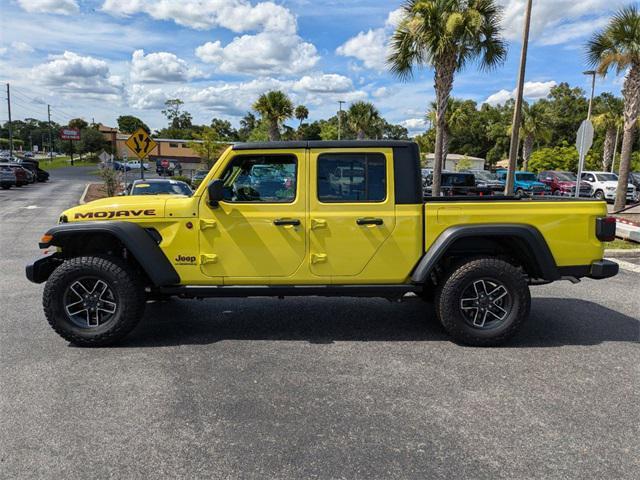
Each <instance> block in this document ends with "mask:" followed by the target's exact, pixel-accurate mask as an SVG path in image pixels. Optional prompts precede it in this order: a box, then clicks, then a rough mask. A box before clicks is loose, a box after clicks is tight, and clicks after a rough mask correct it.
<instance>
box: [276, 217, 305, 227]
mask: <svg viewBox="0 0 640 480" xmlns="http://www.w3.org/2000/svg"><path fill="white" fill-rule="evenodd" d="M273 224H274V225H275V226H276V227H284V226H287V225H294V226H298V225H300V220H298V219H297V218H276V219H275V220H274V221H273Z"/></svg>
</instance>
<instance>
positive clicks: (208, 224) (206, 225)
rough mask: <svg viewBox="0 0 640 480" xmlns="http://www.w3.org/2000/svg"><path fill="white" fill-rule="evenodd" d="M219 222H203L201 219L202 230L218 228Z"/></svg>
mask: <svg viewBox="0 0 640 480" xmlns="http://www.w3.org/2000/svg"><path fill="white" fill-rule="evenodd" d="M216 225H217V222H216V221H215V220H202V219H200V230H206V229H207V228H216Z"/></svg>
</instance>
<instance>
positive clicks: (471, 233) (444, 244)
mask: <svg viewBox="0 0 640 480" xmlns="http://www.w3.org/2000/svg"><path fill="white" fill-rule="evenodd" d="M467 237H486V238H492V237H494V238H495V237H502V238H504V237H507V238H514V239H518V240H519V241H521V242H522V243H524V245H525V246H526V247H527V249H528V252H527V253H529V254H530V256H531V258H532V259H533V260H534V261H535V267H536V270H538V273H539V275H538V276H539V277H540V278H542V279H544V280H548V281H553V280H558V279H559V278H560V276H561V275H560V273H559V270H558V267H557V265H556V262H555V259H554V258H553V255H552V254H551V250H549V246H548V245H547V242H546V240H545V239H544V237H543V236H542V234H541V233H540V231H539V230H538V229H537V228H535V227H532V226H531V225H522V224H479V225H458V226H455V227H451V228H448V229H447V230H445V231H444V232H442V233H441V234H440V236H438V238H436V240H435V242H433V244H432V245H431V247H430V248H429V250H428V251H427V252H426V253H425V254H424V255H423V257H422V258H421V259H420V261H419V262H418V264H417V265H416V267H415V268H414V269H413V272H412V274H411V280H412V281H413V282H414V283H425V282H426V281H427V280H428V278H429V276H430V274H431V272H432V271H433V269H434V267H435V266H436V265H437V264H438V262H439V261H440V260H441V259H442V258H443V257H444V255H446V253H447V251H448V250H449V248H450V247H451V246H452V245H453V244H454V242H455V241H456V240H459V239H461V238H467Z"/></svg>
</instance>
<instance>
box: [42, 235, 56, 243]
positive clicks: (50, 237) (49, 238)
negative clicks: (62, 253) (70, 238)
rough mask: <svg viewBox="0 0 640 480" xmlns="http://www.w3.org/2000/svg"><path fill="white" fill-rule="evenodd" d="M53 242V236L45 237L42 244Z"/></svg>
mask: <svg viewBox="0 0 640 480" xmlns="http://www.w3.org/2000/svg"><path fill="white" fill-rule="evenodd" d="M51 240H53V235H43V236H42V238H41V239H40V243H49V242H50V241H51Z"/></svg>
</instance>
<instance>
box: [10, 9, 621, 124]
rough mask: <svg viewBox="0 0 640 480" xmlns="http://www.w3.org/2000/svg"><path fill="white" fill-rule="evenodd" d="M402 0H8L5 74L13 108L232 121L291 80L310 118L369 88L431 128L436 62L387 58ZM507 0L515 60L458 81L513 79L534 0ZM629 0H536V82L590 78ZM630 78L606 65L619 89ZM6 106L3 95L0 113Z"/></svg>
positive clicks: (496, 97) (104, 117)
mask: <svg viewBox="0 0 640 480" xmlns="http://www.w3.org/2000/svg"><path fill="white" fill-rule="evenodd" d="M401 3H402V2H401V1H399V0H390V1H382V0H351V1H338V0H313V1H312V0H281V1H277V0H276V1H256V0H126V1H121V0H89V1H81V0H0V81H2V83H6V82H9V83H11V86H12V91H13V92H14V94H13V100H14V102H13V106H12V114H13V118H25V117H36V118H45V116H46V104H51V106H52V107H51V108H52V115H53V119H54V120H55V121H57V122H59V123H66V122H67V121H68V120H69V119H70V118H73V117H83V118H85V119H86V120H89V121H90V120H91V119H92V118H93V119H95V121H98V122H102V123H104V124H107V125H114V124H115V119H116V118H117V117H118V116H119V115H124V114H131V115H136V116H138V117H140V118H142V119H143V120H144V121H145V122H147V123H148V124H149V125H150V126H151V127H152V128H161V127H163V126H164V124H165V123H166V122H165V120H164V118H163V117H162V115H161V113H160V110H161V109H162V104H163V103H164V101H165V100H166V99H167V98H175V97H178V98H181V99H183V100H184V101H185V102H186V109H187V110H188V111H189V112H191V113H192V115H193V116H194V121H195V122H197V123H208V122H209V121H210V120H211V118H212V117H214V116H215V117H219V118H225V119H228V120H230V121H232V123H234V124H236V125H237V123H238V120H239V119H240V117H241V116H242V115H243V113H244V112H246V111H247V110H249V109H250V107H251V104H252V102H253V101H254V100H255V98H256V97H257V96H258V95H260V94H261V93H263V92H265V91H267V90H269V89H274V88H280V89H283V90H285V91H287V92H288V93H289V94H290V95H291V96H292V98H293V99H294V101H295V102H296V103H304V104H305V105H307V107H308V108H309V110H310V114H311V115H310V119H311V120H313V119H318V118H324V117H328V116H330V115H332V114H334V113H335V111H336V109H337V102H338V100H345V101H347V102H350V101H354V100H359V99H363V100H368V101H372V102H373V103H375V104H376V106H377V107H378V108H379V109H380V111H381V113H382V114H383V115H384V116H385V118H387V119H388V120H389V121H392V122H394V123H402V124H403V125H405V126H407V127H408V128H409V129H410V131H411V132H412V133H420V132H421V131H423V130H424V128H425V126H424V120H423V118H424V112H425V111H426V109H427V107H428V104H429V102H430V101H431V100H433V97H434V92H433V72H431V71H429V70H424V71H418V72H416V75H415V77H414V78H413V79H412V80H410V81H408V82H400V81H398V80H397V79H395V78H394V77H392V76H391V75H390V74H389V73H387V72H386V71H385V68H384V57H385V52H386V43H387V40H388V38H389V35H390V34H391V32H392V31H393V27H394V25H395V24H396V22H397V21H398V19H399V18H400V15H399V10H398V7H399V6H400V5H401ZM498 3H500V4H501V5H502V6H503V7H504V15H503V16H504V19H503V28H504V36H505V38H506V39H507V40H508V41H509V54H508V59H507V62H506V63H505V65H503V66H502V67H500V68H498V69H497V70H495V71H493V72H491V73H481V72H478V71H476V70H475V69H474V68H473V66H471V67H469V68H468V69H467V70H465V71H464V72H462V73H461V74H459V75H458V76H457V77H456V81H455V86H454V95H455V96H457V97H461V98H472V99H474V100H476V101H478V102H484V101H488V102H490V103H503V102H504V101H505V100H507V99H508V98H509V97H510V96H511V94H512V93H511V92H512V91H513V89H514V87H515V81H516V72H517V65H518V61H519V55H520V35H521V33H520V32H521V28H522V14H523V10H524V3H525V2H524V0H498ZM626 3H628V2H624V1H619V0H607V1H605V0H583V1H581V2H574V1H570V0H555V1H554V0H535V1H534V10H533V16H532V42H531V45H530V51H529V63H528V68H527V87H526V89H525V93H526V96H527V97H528V99H529V100H530V101H535V100H536V99H538V98H541V97H544V96H545V95H546V94H547V93H548V91H549V89H550V88H551V87H552V86H553V85H554V84H557V83H560V82H563V81H565V82H569V83H570V84H572V85H575V86H580V87H583V88H585V89H587V88H588V80H587V79H586V77H584V76H583V75H582V74H581V72H582V71H583V70H585V68H586V66H585V65H584V51H583V45H584V42H585V39H586V38H588V36H589V35H590V34H591V33H592V32H593V31H595V30H597V29H598V28H601V27H602V26H603V25H604V24H605V22H606V21H607V18H608V17H609V16H610V15H611V13H612V12H613V11H615V9H617V8H619V7H620V6H622V5H624V4H626ZM621 85H622V79H621V78H619V77H618V78H616V77H614V76H611V77H609V78H606V79H598V84H597V90H596V91H597V92H600V91H611V92H614V93H615V94H619V93H620V89H621ZM6 119H7V110H6V104H4V103H3V104H2V105H0V121H5V120H6Z"/></svg>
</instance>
